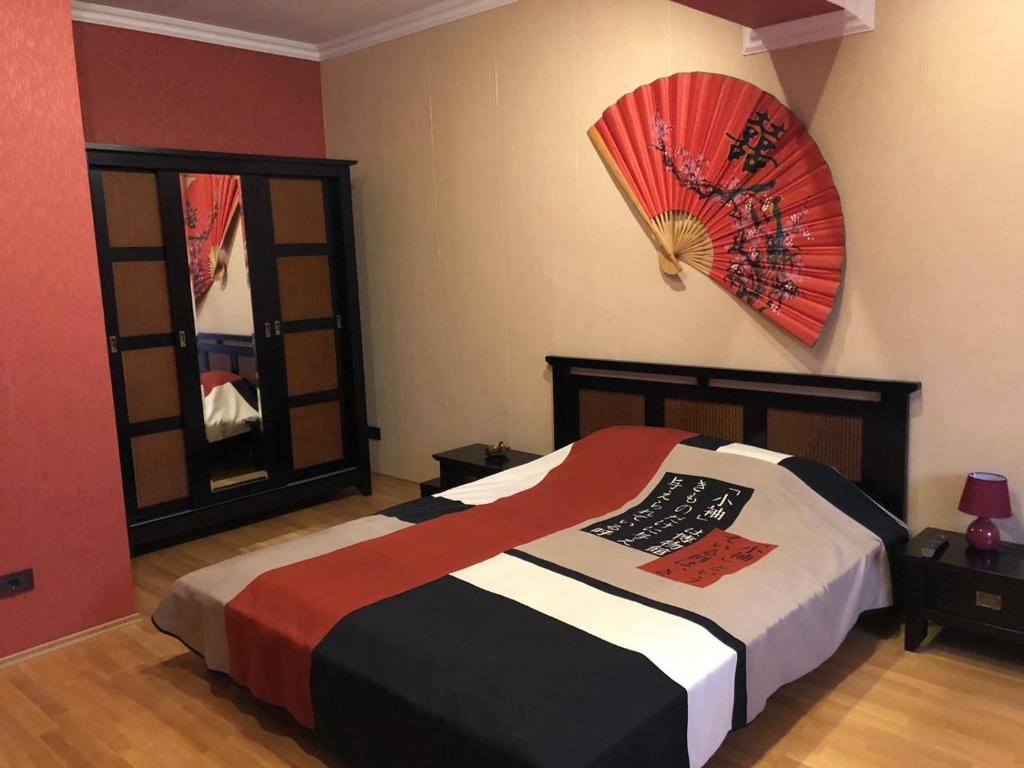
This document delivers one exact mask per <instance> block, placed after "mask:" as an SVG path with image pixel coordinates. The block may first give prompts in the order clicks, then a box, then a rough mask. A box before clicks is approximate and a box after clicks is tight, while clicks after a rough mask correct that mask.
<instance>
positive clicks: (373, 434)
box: [366, 427, 380, 440]
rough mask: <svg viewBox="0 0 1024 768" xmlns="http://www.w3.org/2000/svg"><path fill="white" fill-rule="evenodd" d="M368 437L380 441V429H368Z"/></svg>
mask: <svg viewBox="0 0 1024 768" xmlns="http://www.w3.org/2000/svg"><path fill="white" fill-rule="evenodd" d="M366 436H367V437H369V438H370V439H371V440H380V427H367V428H366Z"/></svg>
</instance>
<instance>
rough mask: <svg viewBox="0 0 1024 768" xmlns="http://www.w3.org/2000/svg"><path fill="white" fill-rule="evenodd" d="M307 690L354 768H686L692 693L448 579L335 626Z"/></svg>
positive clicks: (629, 657) (600, 644)
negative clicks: (373, 767)
mask: <svg viewBox="0 0 1024 768" xmlns="http://www.w3.org/2000/svg"><path fill="white" fill-rule="evenodd" d="M311 690H312V697H313V706H314V710H315V713H316V728H317V730H318V731H320V732H322V733H323V734H324V735H325V737H326V738H327V739H329V740H330V741H331V742H332V743H333V744H334V745H335V747H336V748H337V749H338V750H339V752H340V753H341V754H342V755H343V756H344V757H345V758H346V759H348V760H349V761H351V763H352V765H353V766H354V767H358V768H364V767H366V766H395V767H396V768H397V767H398V766H422V767H430V768H433V767H435V766H436V768H442V767H443V768H479V767H480V766H487V767H488V768H513V767H515V768H520V767H522V768H525V767H526V766H530V767H531V768H619V767H621V768H640V767H641V766H652V767H653V766H673V767H675V766H687V765H688V763H689V758H688V755H687V747H686V738H685V736H686V728H687V708H686V691H685V690H684V689H683V688H682V687H681V686H679V685H678V684H676V683H674V682H673V681H672V680H670V679H669V678H668V677H667V676H666V675H664V674H663V673H662V672H661V671H660V670H659V669H658V668H657V667H655V666H654V665H653V664H652V663H651V662H650V661H649V660H648V659H647V658H646V657H644V656H642V655H641V654H639V653H635V652H633V651H629V650H625V649H623V648H620V647H618V646H616V645H613V644H611V643H608V642H606V641H604V640H601V639H599V638H597V637H594V636H593V635H590V634H588V633H586V632H583V631H582V630H579V629H576V628H575V627H572V626H570V625H568V624H565V623H563V622H560V621H558V620H557V619H553V618H551V617H549V616H546V615H544V614H543V613H540V612H538V611H535V610H533V609H531V608H528V607H526V606H524V605H522V604H520V603H517V602H515V601H513V600H510V599H508V598H505V597H501V596H499V595H496V594H493V593H491V592H488V591H486V590H483V589H479V588H477V587H475V586H473V585H471V584H468V583H466V582H464V581H462V580H460V579H458V578H455V577H452V576H446V577H443V578H441V579H438V580H437V581H433V582H431V583H429V584H426V585H424V586H422V587H417V588H416V589H412V590H410V591H408V592H404V593H402V594H400V595H397V596H395V597H391V598H388V599H386V600H382V601H380V602H378V603H375V604H373V605H370V606H367V607H366V608H362V609H360V610H358V611H355V612H354V613H352V614H350V615H349V616H347V617H346V618H344V619H342V620H341V621H340V622H338V624H337V625H335V627H334V628H333V629H332V630H331V631H330V632H329V633H328V634H327V636H326V637H325V638H324V639H323V641H322V642H321V643H320V644H319V645H318V646H317V647H316V648H315V649H314V651H313V664H312V672H311Z"/></svg>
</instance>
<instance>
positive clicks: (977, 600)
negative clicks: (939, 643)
mask: <svg viewBox="0 0 1024 768" xmlns="http://www.w3.org/2000/svg"><path fill="white" fill-rule="evenodd" d="M936 533H941V534H943V535H945V536H947V537H949V546H947V547H946V549H945V551H943V553H942V554H941V555H939V556H938V557H937V558H935V559H934V560H932V559H930V558H927V557H924V556H923V555H922V554H921V545H922V544H923V543H925V542H926V541H928V539H930V538H931V537H932V536H933V535H934V534H936ZM902 559H903V566H904V568H905V571H904V575H905V585H906V590H905V594H904V618H905V621H906V629H905V635H904V641H903V645H904V647H905V648H906V649H907V650H908V651H915V650H917V648H918V646H919V645H921V641H923V640H924V638H925V635H926V634H927V633H928V622H929V621H934V622H935V623H937V624H942V625H944V626H946V625H948V626H951V627H958V628H960V629H966V630H970V631H973V632H981V633H983V634H986V635H990V636H992V637H997V638H1001V639H1004V640H1014V641H1017V642H1024V546H1022V545H1020V544H1003V545H1002V546H1001V547H1000V548H999V550H998V551H995V552H980V551H978V550H975V549H969V548H968V547H967V538H966V537H965V536H964V534H962V533H954V532H953V531H940V530H938V529H936V528H927V529H925V530H923V531H921V533H919V534H918V535H917V536H915V537H914V538H913V539H911V540H910V542H909V543H908V544H907V547H906V550H905V551H904V553H903V556H902Z"/></svg>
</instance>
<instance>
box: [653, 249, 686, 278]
mask: <svg viewBox="0 0 1024 768" xmlns="http://www.w3.org/2000/svg"><path fill="white" fill-rule="evenodd" d="M658 266H659V267H661V271H662V272H664V273H665V274H666V275H672V276H675V275H678V274H679V273H680V272H682V271H683V268H682V266H681V265H680V264H679V262H678V261H676V260H675V259H673V258H669V257H668V256H666V255H665V254H664V253H659V254H658Z"/></svg>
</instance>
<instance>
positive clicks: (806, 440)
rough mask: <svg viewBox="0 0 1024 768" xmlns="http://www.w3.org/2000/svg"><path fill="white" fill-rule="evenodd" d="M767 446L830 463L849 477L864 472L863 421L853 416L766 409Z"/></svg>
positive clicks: (855, 477) (781, 451)
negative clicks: (862, 460) (862, 462)
mask: <svg viewBox="0 0 1024 768" xmlns="http://www.w3.org/2000/svg"><path fill="white" fill-rule="evenodd" d="M766 426H767V445H766V446H765V447H767V448H770V449H771V450H773V451H779V452H780V453H792V454H793V455H795V456H803V457H804V458H807V459H814V460H815V461H820V462H822V463H823V464H829V465H831V466H833V467H835V468H836V469H838V470H839V471H840V472H842V473H843V475H845V476H846V477H848V478H849V479H850V480H855V481H859V480H860V479H861V476H862V474H863V472H862V466H861V458H862V457H863V454H864V422H863V419H860V418H858V417H856V416H841V415H838V414H831V413H810V412H807V411H791V410H787V409H785V408H769V409H768V420H767V424H766Z"/></svg>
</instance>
